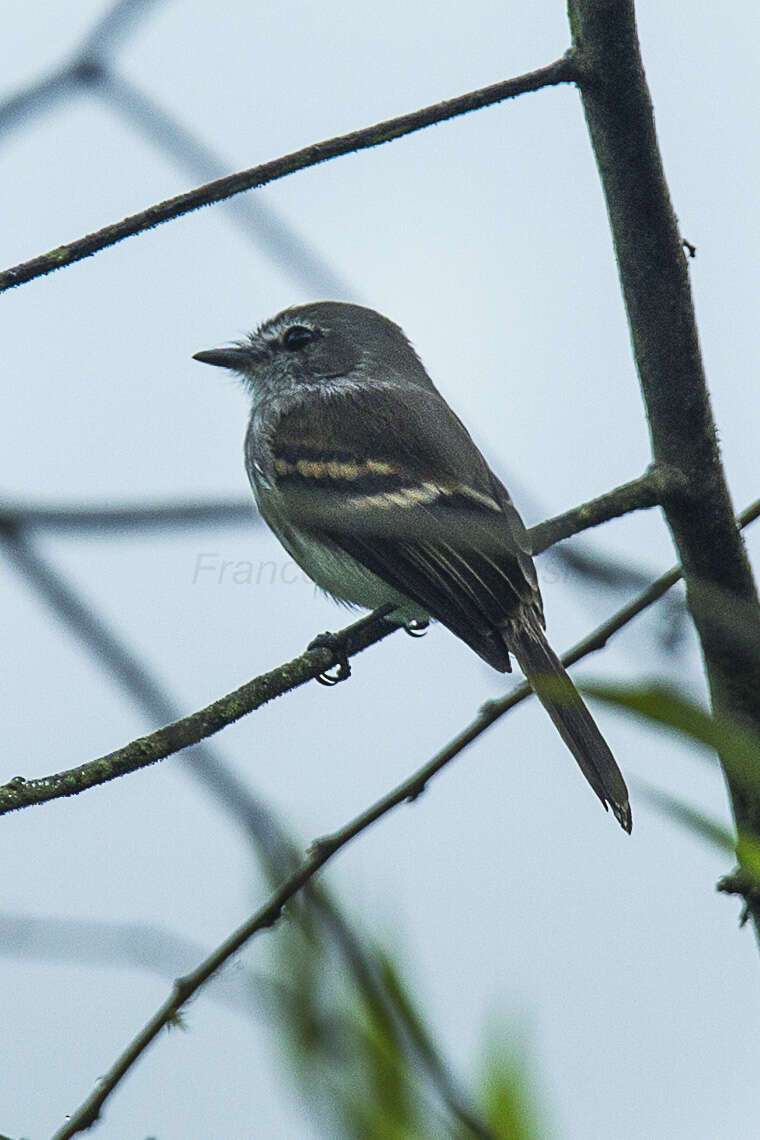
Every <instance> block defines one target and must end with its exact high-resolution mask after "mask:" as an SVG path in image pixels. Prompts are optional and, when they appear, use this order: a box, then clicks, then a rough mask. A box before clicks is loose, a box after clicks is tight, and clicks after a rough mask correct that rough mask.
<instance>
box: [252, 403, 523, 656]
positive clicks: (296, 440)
mask: <svg viewBox="0 0 760 1140" xmlns="http://www.w3.org/2000/svg"><path fill="white" fill-rule="evenodd" d="M269 445H270V448H271V455H272V463H273V471H272V476H273V478H274V480H275V482H276V487H277V490H278V492H280V493H281V494H282V495H283V496H284V499H283V502H284V503H285V504H286V511H285V513H286V514H287V516H288V518H289V519H290V520H291V521H292V522H296V521H297V524H298V526H299V527H302V528H304V529H306V530H308V531H310V532H311V533H312V534H313V536H314V537H315V538H316V539H320V538H321V539H322V540H326V541H328V542H330V543H332V544H333V545H335V546H337V547H339V548H340V549H342V550H343V551H345V552H346V553H347V554H349V555H350V556H351V557H353V558H354V559H356V560H357V561H358V562H359V563H361V564H362V565H363V566H365V567H366V568H367V569H369V570H371V571H372V573H374V574H375V575H376V576H378V577H379V578H381V579H382V580H383V581H386V582H388V584H389V585H391V586H393V587H394V588H395V589H396V590H397V591H399V592H401V593H402V594H405V595H406V596H407V597H409V598H411V599H412V600H413V601H415V602H416V603H417V604H418V605H419V606H421V607H422V608H423V609H424V610H425V611H426V612H427V613H429V614H430V615H431V616H432V617H434V618H436V619H437V620H438V621H440V622H442V623H443V624H444V625H446V626H448V627H449V628H450V629H451V630H452V632H453V633H455V634H457V636H459V637H461V638H462V640H463V641H465V642H467V644H469V645H470V646H471V647H472V648H473V649H474V650H475V651H476V652H477V653H479V654H480V655H481V656H482V657H483V658H484V659H485V660H486V661H488V662H489V664H491V665H493V666H494V667H495V668H497V669H500V670H502V671H506V670H508V669H509V667H510V665H509V655H508V652H507V646H506V643H505V640H504V631H505V628H506V627H508V626H509V624H510V622H511V621H513V620H515V619H516V618H517V619H518V620H519V615H520V614H521V612H522V611H523V610H524V608H525V607H528V608H530V609H532V610H533V612H534V613H536V614H537V615H538V616H539V618H540V616H541V600H540V594H539V592H538V586H537V584H536V577H535V571H534V569H533V564H532V561H531V558H530V553H529V543H528V538H527V534H526V532H525V528H524V527H523V524H522V521H521V520H520V517H519V515H518V514H517V511H516V510H515V508H514V506H513V505H512V502H511V500H510V498H509V495H508V493H507V491H506V489H505V488H504V487H503V486H502V484H501V483H500V482H499V480H498V479H497V478H496V476H495V475H494V474H493V472H492V471H491V470H490V468H489V467H488V464H487V463H486V461H485V459H484V458H483V456H482V455H481V454H480V452H479V451H478V449H477V447H476V446H475V444H474V443H473V441H472V439H471V438H470V436H469V434H468V432H467V430H466V428H465V427H464V426H463V425H462V423H461V421H460V420H459V419H458V418H457V417H456V416H455V415H454V413H453V412H452V411H451V410H450V409H449V407H448V405H447V404H446V403H445V402H444V401H443V399H442V398H441V397H440V396H439V395H438V394H437V393H436V392H429V391H426V390H423V389H416V388H415V389H411V390H410V389H406V388H404V389H401V388H398V387H395V386H393V385H390V384H389V385H383V386H382V387H373V389H371V390H370V391H368V390H367V389H366V388H359V389H358V390H357V391H350V390H349V391H347V392H346V393H340V394H338V395H335V396H332V397H330V398H325V397H324V396H322V395H320V396H319V398H316V399H313V400H308V401H303V402H302V403H299V405H297V406H296V407H295V408H294V409H292V410H291V411H290V412H287V413H286V414H285V415H284V416H282V417H281V418H280V419H279V420H278V422H277V424H276V426H275V427H274V430H273V432H272V435H271V437H270V439H269Z"/></svg>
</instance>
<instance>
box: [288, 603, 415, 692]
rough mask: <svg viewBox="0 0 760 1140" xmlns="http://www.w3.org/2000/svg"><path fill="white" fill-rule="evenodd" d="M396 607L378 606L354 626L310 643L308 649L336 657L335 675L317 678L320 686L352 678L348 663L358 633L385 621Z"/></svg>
mask: <svg viewBox="0 0 760 1140" xmlns="http://www.w3.org/2000/svg"><path fill="white" fill-rule="evenodd" d="M394 609H395V607H394V606H393V605H392V604H391V603H390V602H387V603H386V604H385V605H384V606H378V608H377V609H376V610H373V611H372V613H370V614H367V615H366V616H365V617H363V618H359V620H358V621H355V622H354V623H353V624H352V625H349V626H348V627H347V628H346V629H344V630H342V631H341V632H340V633H330V631H329V630H328V631H327V632H326V633H320V634H318V635H317V637H315V638H314V640H313V641H310V642H309V644H308V645H307V646H306V649H307V650H309V649H328V650H329V651H330V653H333V654H334V655H335V660H336V670H335V673H320V674H319V675H318V676H317V678H316V679H317V681H319V683H320V685H339V684H340V682H341V681H347V680H348V678H349V677H350V676H351V666H350V664H349V661H348V653H349V649H350V648H351V645H352V644H353V640H354V638H355V637H356V635H357V633H361V632H363V631H364V630H366V629H367V628H371V627H372V626H374V625H377V624H378V623H380V622H382V621H384V619H385V618H387V617H388V616H389V614H391V613H393V610H394Z"/></svg>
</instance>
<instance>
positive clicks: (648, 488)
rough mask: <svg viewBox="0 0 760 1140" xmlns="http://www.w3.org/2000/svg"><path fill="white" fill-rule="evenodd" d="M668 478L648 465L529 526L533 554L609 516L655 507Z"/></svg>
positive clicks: (666, 485) (665, 490)
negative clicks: (608, 488)
mask: <svg viewBox="0 0 760 1140" xmlns="http://www.w3.org/2000/svg"><path fill="white" fill-rule="evenodd" d="M668 489H669V487H668V480H667V478H666V476H665V475H664V474H663V472H662V471H660V470H658V469H657V468H655V467H651V468H650V469H649V470H648V471H647V472H646V474H644V475H642V476H641V477H640V478H638V479H632V480H631V481H630V483H623V484H622V485H621V486H620V487H615V488H614V490H612V491H608V492H607V493H606V494H604V495H599V497H598V498H596V499H591V501H590V502H588V503H581V505H580V506H579V507H573V508H572V510H569V511H565V512H564V514H561V515H555V517H554V518H551V519H547V520H546V522H542V523H539V524H538V525H537V526H534V527H531V530H530V539H531V548H532V550H533V553H534V554H541V553H543V551H544V550H547V549H548V548H549V547H550V546H554V545H555V544H556V543H558V542H562V541H563V539H566V538H571V537H572V535H574V534H580V533H581V531H584V530H589V529H590V528H591V527H595V526H600V525H601V524H602V523H605V522H609V521H610V519H616V518H619V517H620V516H621V515H626V514H630V513H631V511H641V510H645V509H646V508H648V507H656V506H658V505H659V504H660V503H661V502H662V500H663V496H664V495H665V494H667V492H668Z"/></svg>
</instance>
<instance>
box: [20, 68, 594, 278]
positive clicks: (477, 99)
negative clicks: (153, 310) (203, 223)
mask: <svg viewBox="0 0 760 1140" xmlns="http://www.w3.org/2000/svg"><path fill="white" fill-rule="evenodd" d="M574 79H575V67H574V63H573V61H572V59H571V57H570V56H569V55H568V56H563V57H562V58H561V59H558V60H556V61H555V62H554V63H551V64H549V65H548V66H547V67H542V68H539V69H538V70H537V71H531V72H529V73H528V74H526V75H520V76H517V77H516V78H513V79H505V80H502V81H501V82H500V83H494V84H491V85H490V86H489V87H481V88H479V89H478V90H477V91H470V92H468V93H467V94H465V95H459V96H457V97H456V98H454V99H448V100H446V101H444V102H442V103H435V104H433V105H432V106H429V107H423V108H421V109H420V110H417V111H411V112H409V113H407V114H405V115H399V116H398V117H397V118H394V119H387V120H386V121H385V122H382V123H376V124H375V125H374V126H371V127H364V128H362V129H361V130H358V131H350V132H349V133H348V134H345V135H338V136H337V137H335V138H331V139H326V140H324V141H323V142H318V143H312V144H311V145H310V146H306V147H303V148H302V149H301V150H297V151H294V152H293V153H292V154H288V155H285V156H283V157H282V158H276V159H274V160H272V161H271V162H265V163H262V164H261V165H260V166H254V167H252V168H251V169H249V170H244V171H241V172H239V173H237V174H230V175H228V176H227V177H226V178H218V179H216V180H215V181H213V182H209V183H206V184H205V185H204V186H200V187H198V188H197V189H195V190H191V191H189V192H188V193H186V194H179V195H178V196H177V197H175V198H169V199H167V200H166V201H164V202H160V203H158V204H157V205H155V206H149V207H148V208H147V209H146V210H141V211H140V212H139V213H138V214H132V215H131V216H129V217H127V218H124V219H123V220H122V221H120V222H114V223H112V224H111V225H108V226H105V227H104V228H103V229H100V230H97V231H96V232H95V233H92V234H88V235H87V236H86V237H83V238H80V239H79V240H77V241H74V242H71V243H69V244H67V245H61V246H58V248H57V249H53V250H51V251H50V252H48V253H45V254H42V255H41V256H40V257H34V258H32V259H31V260H30V261H25V262H23V263H22V264H20V265H16V266H14V267H13V268H11V269H7V270H5V271H4V272H3V273H0V293H1V292H4V291H5V290H6V289H12V288H14V287H15V286H17V285H21V284H23V283H24V282H26V281H32V280H34V279H35V278H36V277H43V276H44V275H45V274H46V273H51V272H52V271H53V270H54V269H61V268H62V267H63V266H65V265H72V264H73V263H74V262H77V261H82V260H83V259H84V258H85V257H90V256H92V254H94V253H97V252H98V251H99V250H101V249H106V248H107V247H108V246H111V245H115V244H116V243H117V242H119V241H121V240H122V239H123V238H126V237H131V236H132V235H134V234H138V233H143V232H145V231H146V230H149V229H152V228H153V227H154V226H158V225H161V224H162V223H163V222H168V221H170V220H171V219H172V218H178V217H181V216H182V215H183V214H188V213H190V211H191V210H197V209H198V208H199V207H201V206H209V205H211V204H212V203H213V202H221V201H224V200H225V199H227V198H231V197H232V196H233V195H235V194H240V193H242V192H243V191H244V190H251V189H253V188H254V187H257V186H265V185H266V184H267V183H270V182H274V181H276V180H277V179H280V178H285V177H286V176H287V175H288V174H293V173H295V171H297V170H305V169H307V168H308V167H311V166H317V165H318V164H319V163H322V162H326V161H328V160H329V159H332V158H338V157H339V156H340V155H344V154H350V153H352V152H354V151H359V150H366V149H367V148H369V147H374V146H380V145H381V144H383V143H387V142H390V141H391V140H393V139H397V138H401V137H402V136H403V135H408V134H412V133H413V132H415V131H419V130H422V129H423V128H424V127H429V126H432V124H433V123H442V122H445V121H447V120H448V119H453V118H456V117H457V116H459V115H465V114H468V113H469V112H470V111H477V110H480V109H481V108H483V107H489V106H492V105H493V104H495V103H501V102H502V101H503V100H505V99H511V98H513V97H514V96H516V95H522V94H525V93H526V92H528V91H538V90H539V89H540V88H542V87H550V86H554V85H556V84H558V83H569V82H572V81H573V80H574Z"/></svg>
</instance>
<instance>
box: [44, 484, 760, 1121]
mask: <svg viewBox="0 0 760 1140" xmlns="http://www.w3.org/2000/svg"><path fill="white" fill-rule="evenodd" d="M758 516H760V500H758V501H756V502H755V503H753V504H752V505H751V506H750V507H748V508H747V510H746V511H744V512H743V514H742V515H741V516H740V517H739V520H738V524H739V526H740V527H744V526H747V525H748V524H749V523H750V522H753V521H754V520H755V519H756V518H757V517H758ZM681 577H682V572H681V568H680V567H679V566H676V567H674V568H673V569H672V570H670V571H668V573H667V574H663V575H662V577H660V578H658V579H657V581H656V582H653V583H652V585H651V586H650V587H649V589H648V590H646V591H645V592H644V593H643V594H641V595H640V596H639V597H638V598H636V599H635V600H634V601H633V602H631V603H630V605H628V606H625V607H624V608H623V609H622V610H620V611H618V613H616V614H615V615H614V616H613V617H612V618H610V619H609V621H607V622H604V623H603V624H602V625H601V626H599V628H598V629H596V630H595V631H594V632H593V633H592V634H590V635H589V636H588V637H586V638H584V639H583V641H581V642H579V643H578V644H577V645H576V646H575V648H574V649H571V650H570V651H569V652H568V653H566V654H565V655H564V657H563V658H562V660H563V662H564V664H565V665H566V666H570V665H573V664H575V662H577V661H580V660H581V658H583V657H587V656H588V655H589V654H590V653H593V652H595V651H596V650H598V649H601V648H603V646H605V645H606V644H607V642H608V641H609V639H610V638H611V637H612V636H613V634H615V633H617V632H618V631H619V630H621V629H623V628H624V627H625V626H626V625H627V624H628V623H629V622H630V621H632V620H633V618H635V617H636V616H637V615H638V614H640V613H642V612H643V611H644V610H645V609H647V608H648V607H649V606H651V605H652V604H653V603H654V602H656V601H657V600H658V599H659V598H661V597H662V596H663V594H665V593H666V592H667V591H668V590H669V589H670V588H671V586H673V585H675V583H676V582H678V581H679V580H680V579H681ZM530 694H531V689H530V688H529V686H528V685H525V684H523V685H519V686H517V688H515V689H514V690H513V691H512V692H511V693H510V694H509V695H508V696H506V697H504V698H502V699H501V700H497V701H490V702H489V703H488V704H487V705H485V706H484V707H483V708H482V709H481V711H480V713H479V714H478V716H477V717H476V718H475V719H474V720H473V721H472V723H471V724H470V725H468V726H467V728H466V729H464V730H463V731H462V732H461V733H459V735H458V736H457V737H455V738H454V740H452V741H451V742H450V743H449V744H448V745H447V746H446V747H445V748H444V749H443V750H442V751H441V752H439V753H438V754H437V755H436V756H434V757H433V758H432V760H430V761H428V763H427V764H425V765H423V767H421V768H420V769H419V770H418V771H417V772H415V773H414V774H413V775H412V776H411V777H409V779H407V780H405V781H404V782H403V783H402V784H399V785H398V787H396V788H394V789H393V791H391V792H389V793H388V794H387V795H385V796H383V797H382V799H380V800H378V801H377V802H376V803H375V804H373V805H372V806H371V807H369V808H367V810H366V811H364V812H362V813H361V814H360V815H358V816H356V817H355V818H354V819H353V820H351V822H350V823H348V824H346V825H345V827H342V828H341V829H340V830H339V831H336V832H333V834H332V835H328V836H325V837H323V838H322V839H319V840H317V841H316V842H315V843H314V844H312V847H311V849H310V853H309V855H308V856H307V858H306V859H305V860H304V861H303V862H302V863H301V865H300V866H299V867H298V868H297V869H296V870H295V871H294V872H293V873H292V874H291V875H289V876H288V877H287V878H286V879H285V880H284V881H283V882H282V883H281V885H280V886H279V887H278V888H277V890H276V891H274V893H273V894H272V895H271V896H270V898H269V899H268V900H267V902H266V903H265V904H264V906H262V907H261V908H260V909H259V910H258V911H256V913H255V914H253V915H252V916H251V917H250V918H249V919H248V920H247V922H245V923H243V925H242V926H240V927H239V928H238V929H237V930H236V931H235V932H234V933H233V934H231V935H230V937H229V938H227V939H225V941H224V942H222V943H221V945H220V946H218V947H217V949H216V950H214V952H213V953H212V954H210V955H209V957H208V958H206V959H205V960H204V961H203V962H201V964H200V965H199V966H198V967H196V969H195V970H193V971H192V972H191V973H190V974H187V975H186V976H185V977H184V978H179V979H177V981H176V982H175V984H174V987H173V989H172V992H171V993H170V995H169V997H168V998H167V999H166V1001H165V1002H164V1003H163V1005H162V1006H161V1007H160V1009H158V1010H157V1011H156V1013H155V1014H154V1015H153V1017H152V1018H151V1019H150V1020H149V1021H148V1022H147V1023H146V1025H145V1026H144V1027H143V1029H142V1030H141V1031H140V1032H139V1033H138V1034H137V1036H136V1037H135V1038H134V1039H133V1041H132V1042H131V1043H130V1044H129V1045H128V1046H127V1048H126V1049H125V1050H124V1052H123V1053H122V1054H121V1056H120V1057H119V1058H118V1059H117V1060H116V1062H115V1063H114V1065H113V1066H112V1067H111V1068H110V1069H109V1070H108V1072H107V1073H106V1074H105V1075H104V1076H103V1077H102V1078H101V1079H100V1081H99V1082H98V1086H97V1088H96V1089H95V1090H94V1091H93V1092H92V1093H91V1094H90V1096H88V1097H87V1099H86V1100H85V1101H83V1103H82V1104H81V1105H80V1106H79V1108H78V1109H77V1110H76V1112H74V1113H73V1114H72V1116H71V1117H70V1118H69V1120H68V1121H67V1123H66V1124H65V1125H64V1126H63V1127H62V1128H61V1129H59V1131H58V1132H56V1134H55V1136H54V1137H53V1140H70V1138H71V1137H72V1136H75V1135H76V1134H77V1133H79V1132H83V1131H85V1130H86V1129H88V1128H90V1127H91V1126H92V1125H93V1124H94V1123H95V1122H96V1120H98V1118H99V1116H100V1110H101V1109H102V1107H103V1105H104V1104H105V1102H106V1100H107V1099H108V1097H109V1096H110V1095H111V1093H112V1092H113V1091H114V1089H115V1088H116V1087H117V1085H118V1084H119V1083H120V1081H121V1080H122V1079H123V1077H124V1076H125V1075H126V1073H127V1072H128V1071H129V1070H130V1069H131V1068H132V1066H133V1065H134V1064H135V1062H136V1061H137V1060H138V1059H139V1058H140V1056H141V1055H142V1054H143V1053H144V1052H145V1050H146V1049H147V1048H148V1046H149V1045H150V1044H151V1043H152V1042H153V1041H154V1040H155V1038H156V1037H157V1036H158V1034H159V1033H160V1032H161V1030H162V1029H163V1028H164V1027H165V1026H168V1025H170V1024H171V1023H172V1022H173V1021H174V1020H175V1019H176V1017H177V1015H178V1013H179V1012H180V1010H181V1009H182V1007H183V1006H184V1005H185V1003H186V1002H187V1001H189V999H190V998H191V997H192V996H193V995H194V994H195V993H197V992H198V990H199V989H200V988H201V987H202V986H203V985H204V984H205V982H207V981H208V980H209V978H211V977H212V976H213V975H214V974H215V973H216V971H217V970H219V969H220V968H221V967H222V966H223V965H224V964H225V962H227V961H229V959H230V958H231V957H233V955H235V954H236V953H237V952H238V951H239V950H240V949H241V948H242V947H243V946H244V945H245V943H246V942H248V941H249V940H250V939H251V938H253V937H254V935H256V934H258V933H259V932H261V931H263V930H268V929H270V928H271V927H273V926H274V925H275V923H276V922H277V921H278V920H279V918H280V917H281V915H282V911H283V908H284V907H285V904H286V903H288V902H289V901H290V900H291V899H292V898H293V897H294V896H295V895H296V894H297V893H298V892H299V891H300V890H301V889H302V888H303V887H304V886H305V885H306V884H308V883H309V882H310V881H311V880H312V879H313V878H314V876H315V875H316V873H317V872H318V871H319V870H320V869H321V868H322V867H323V866H324V865H325V863H327V862H328V861H329V860H330V859H332V857H333V856H334V855H335V854H336V853H337V852H338V851H340V850H341V849H342V848H343V847H345V846H346V845H347V844H348V843H350V842H351V840H352V839H355V838H356V837H357V836H358V835H360V834H361V833H362V832H363V831H366V830H367V828H369V827H370V826H371V825H372V824H373V823H375V822H376V821H377V820H379V819H381V818H382V816H384V815H387V814H388V812H390V811H392V810H393V809H394V808H396V807H398V806H399V804H402V803H412V802H413V801H414V800H416V799H417V797H418V796H419V795H421V793H422V792H423V791H424V790H425V788H426V786H427V784H428V783H429V781H430V780H431V779H432V778H433V777H434V776H435V775H436V774H437V773H438V772H440V770H441V769H442V768H444V767H445V766H446V765H447V764H448V763H449V762H450V761H451V760H453V759H454V757H455V756H457V755H459V753H460V752H462V751H463V750H464V749H465V748H466V747H467V746H468V745H469V744H471V743H472V742H473V740H475V739H477V737H478V736H480V735H482V733H483V732H485V731H486V729H487V728H490V726H491V725H492V724H494V722H495V721H497V720H498V719H499V718H500V717H501V716H503V715H504V713H506V712H508V711H509V709H511V708H514V707H515V705H518V704H520V703H521V702H522V701H524V700H525V699H526V697H528V696H530Z"/></svg>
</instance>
